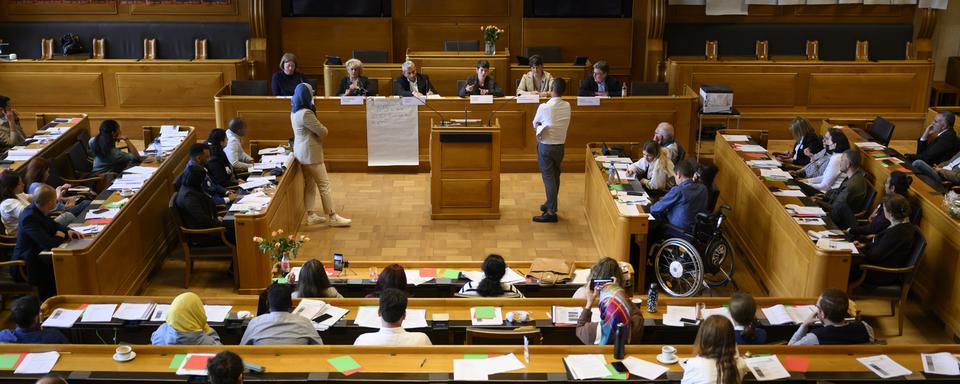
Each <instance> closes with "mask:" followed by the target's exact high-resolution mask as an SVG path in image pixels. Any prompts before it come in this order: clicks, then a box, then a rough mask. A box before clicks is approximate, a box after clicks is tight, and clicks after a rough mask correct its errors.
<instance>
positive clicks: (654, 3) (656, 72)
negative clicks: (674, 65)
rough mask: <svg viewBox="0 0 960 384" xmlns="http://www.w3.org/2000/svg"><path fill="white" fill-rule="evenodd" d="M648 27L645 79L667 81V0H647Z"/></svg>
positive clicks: (644, 67)
mask: <svg viewBox="0 0 960 384" xmlns="http://www.w3.org/2000/svg"><path fill="white" fill-rule="evenodd" d="M646 3H647V28H646V39H647V43H646V46H645V49H644V51H645V53H644V61H643V81H666V79H665V76H664V75H665V72H666V62H667V60H666V56H667V52H666V49H665V45H664V43H663V31H664V29H666V26H667V0H647V2H646Z"/></svg>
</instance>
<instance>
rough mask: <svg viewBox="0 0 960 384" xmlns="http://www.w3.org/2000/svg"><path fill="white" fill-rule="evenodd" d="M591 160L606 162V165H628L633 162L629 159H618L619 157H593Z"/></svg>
mask: <svg viewBox="0 0 960 384" xmlns="http://www.w3.org/2000/svg"><path fill="white" fill-rule="evenodd" d="M593 159H594V160H596V161H600V162H607V163H625V164H630V163H632V162H633V160H630V158H629V157H620V156H595V157H594V158H593Z"/></svg>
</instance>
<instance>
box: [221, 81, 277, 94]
mask: <svg viewBox="0 0 960 384" xmlns="http://www.w3.org/2000/svg"><path fill="white" fill-rule="evenodd" d="M230 94H232V95H236V96H267V95H270V84H269V83H268V82H267V80H233V81H231V82H230Z"/></svg>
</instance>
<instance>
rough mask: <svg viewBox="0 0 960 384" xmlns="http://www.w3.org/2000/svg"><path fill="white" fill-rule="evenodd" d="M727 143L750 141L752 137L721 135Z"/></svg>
mask: <svg viewBox="0 0 960 384" xmlns="http://www.w3.org/2000/svg"><path fill="white" fill-rule="evenodd" d="M721 136H723V139H724V140H726V141H750V136H748V135H721Z"/></svg>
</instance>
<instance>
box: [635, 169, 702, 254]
mask: <svg viewBox="0 0 960 384" xmlns="http://www.w3.org/2000/svg"><path fill="white" fill-rule="evenodd" d="M696 170H697V164H696V162H695V161H693V160H687V161H681V162H680V164H677V168H676V170H675V171H676V172H675V175H674V179H675V180H676V183H677V184H676V185H675V186H674V187H673V188H671V189H670V191H669V192H667V194H666V195H664V196H663V197H662V198H660V200H658V201H657V202H656V203H654V204H653V205H652V206H650V213H651V214H653V216H654V217H656V220H654V221H651V222H650V231H649V233H648V237H647V239H648V244H656V243H659V242H660V241H661V240H665V239H668V238H671V237H686V236H688V234H690V233H691V232H692V231H693V226H694V224H695V223H696V222H697V215H698V214H700V213H703V212H706V211H707V203H708V200H709V193H708V192H707V187H705V186H704V185H703V184H700V183H696V182H694V181H693V175H694V173H695V172H696Z"/></svg>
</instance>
